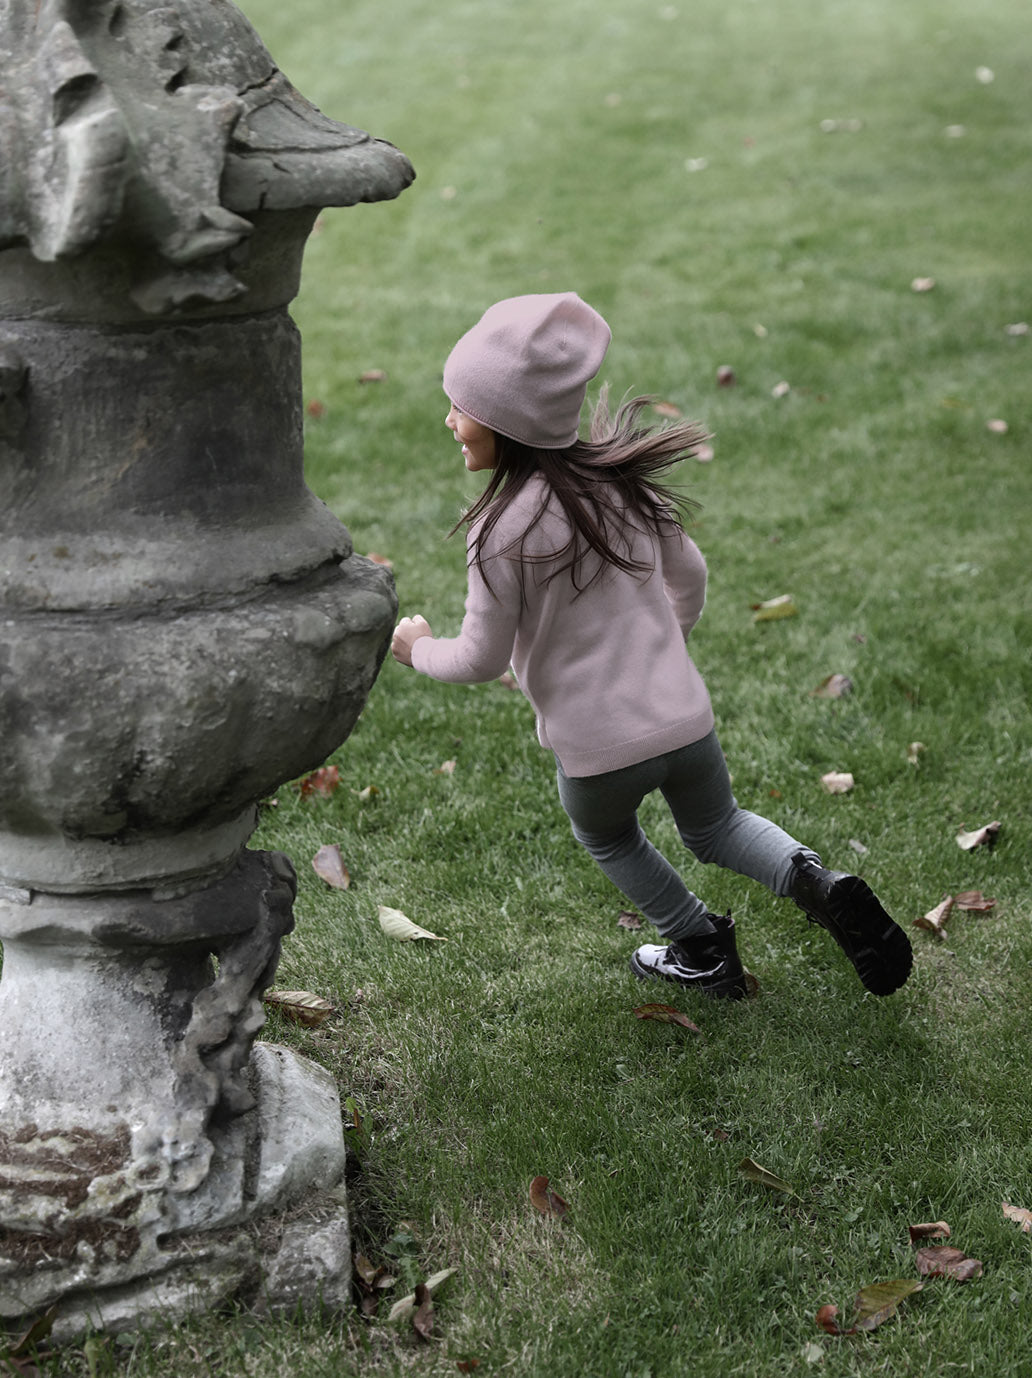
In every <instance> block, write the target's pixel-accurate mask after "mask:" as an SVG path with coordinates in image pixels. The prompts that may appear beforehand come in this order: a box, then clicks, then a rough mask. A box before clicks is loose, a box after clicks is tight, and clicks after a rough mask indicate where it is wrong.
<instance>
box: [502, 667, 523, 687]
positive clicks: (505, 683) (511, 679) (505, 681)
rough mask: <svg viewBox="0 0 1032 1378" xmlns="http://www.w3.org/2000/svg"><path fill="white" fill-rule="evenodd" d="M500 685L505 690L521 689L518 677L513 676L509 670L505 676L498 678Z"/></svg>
mask: <svg viewBox="0 0 1032 1378" xmlns="http://www.w3.org/2000/svg"><path fill="white" fill-rule="evenodd" d="M498 683H499V684H500V685H501V686H502V688H503V689H518V688H519V687H520V686H519V683H518V682H517V679H516V676H515V675H511V674H510V673H509V671H508V670H506V672H505V674H504V675H499V676H498Z"/></svg>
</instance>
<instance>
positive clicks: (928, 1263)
mask: <svg viewBox="0 0 1032 1378" xmlns="http://www.w3.org/2000/svg"><path fill="white" fill-rule="evenodd" d="M914 1262H915V1263H916V1264H917V1271H918V1272H919V1273H920V1274H921V1276H922V1277H924V1278H952V1279H953V1280H954V1282H970V1281H971V1279H972V1278H980V1277H981V1276H982V1265H981V1263H980V1262H979V1261H978V1259H977V1258H969V1257H968V1255H967V1254H966V1253H965V1252H964V1250H963V1249H954V1248H953V1247H952V1246H951V1245H949V1244H933V1245H932V1246H931V1247H930V1248H928V1249H918V1251H917V1253H916V1254H915V1255H914Z"/></svg>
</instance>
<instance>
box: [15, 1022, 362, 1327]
mask: <svg viewBox="0 0 1032 1378" xmlns="http://www.w3.org/2000/svg"><path fill="white" fill-rule="evenodd" d="M248 1070H249V1080H250V1082H251V1086H252V1088H253V1092H254V1096H255V1102H256V1103H255V1106H254V1108H253V1109H251V1110H249V1111H247V1112H246V1113H245V1114H243V1115H241V1116H239V1117H237V1118H236V1119H235V1120H233V1122H232V1124H231V1126H230V1128H229V1130H228V1131H227V1132H226V1133H225V1134H223V1135H219V1134H217V1133H215V1134H213V1139H214V1140H215V1143H214V1150H215V1151H214V1154H213V1158H212V1164H211V1175H210V1180H214V1181H221V1182H223V1183H224V1184H225V1183H226V1182H227V1180H228V1179H229V1178H236V1179H237V1182H238V1189H237V1190H236V1191H235V1192H234V1193H233V1195H232V1197H227V1199H226V1200H225V1201H224V1202H223V1206H224V1208H225V1210H226V1213H227V1218H228V1222H232V1223H226V1224H224V1225H223V1226H222V1228H216V1229H210V1228H202V1229H198V1230H193V1231H189V1232H186V1233H181V1234H175V1235H169V1236H163V1235H161V1234H158V1235H156V1236H154V1237H153V1239H152V1240H151V1241H149V1243H148V1242H147V1241H143V1242H142V1244H141V1247H139V1248H137V1249H136V1250H135V1251H134V1252H133V1253H131V1254H129V1253H128V1252H127V1251H126V1249H125V1247H124V1245H125V1243H126V1242H127V1241H126V1240H125V1239H122V1240H121V1243H122V1245H123V1247H122V1248H121V1249H119V1248H118V1247H117V1246H118V1243H119V1240H120V1237H121V1236H125V1235H126V1234H127V1233H128V1232H127V1231H126V1230H125V1229H124V1227H123V1223H122V1222H121V1221H118V1220H112V1221H110V1222H109V1225H108V1229H107V1235H108V1238H107V1240H104V1238H103V1234H104V1228H103V1224H101V1225H100V1228H98V1229H94V1230H92V1231H91V1232H90V1233H91V1234H92V1238H89V1239H87V1238H86V1237H85V1232H84V1233H83V1237H80V1238H79V1239H78V1240H77V1241H76V1243H75V1248H74V1252H73V1253H72V1254H71V1256H69V1257H67V1258H62V1257H60V1256H51V1257H49V1258H47V1257H42V1256H37V1257H36V1258H35V1259H34V1260H33V1266H32V1268H31V1270H29V1269H27V1268H25V1267H24V1266H23V1265H24V1262H25V1261H26V1260H25V1259H23V1258H19V1257H18V1252H19V1251H18V1247H17V1239H16V1238H12V1236H11V1235H10V1234H9V1233H8V1234H7V1237H6V1239H4V1240H2V1241H0V1249H3V1252H4V1254H5V1256H6V1257H5V1258H4V1261H3V1264H0V1316H2V1319H3V1322H4V1324H5V1326H6V1327H7V1329H8V1330H9V1331H10V1332H11V1333H15V1332H17V1331H18V1330H19V1328H21V1329H24V1328H26V1327H27V1325H28V1323H30V1322H31V1319H32V1318H34V1317H35V1316H38V1315H39V1314H40V1313H41V1312H42V1311H44V1310H47V1309H48V1308H50V1307H51V1306H54V1307H55V1312H54V1326H53V1331H52V1335H53V1338H54V1340H56V1341H57V1342H58V1343H64V1342H67V1341H70V1340H73V1339H75V1338H77V1337H78V1336H80V1335H82V1334H83V1333H84V1332H86V1331H87V1330H90V1329H93V1330H101V1329H103V1330H109V1331H120V1330H133V1329H136V1328H143V1327H146V1326H148V1325H154V1324H161V1323H164V1322H174V1321H176V1320H180V1319H183V1318H185V1317H186V1316H189V1315H191V1314H196V1313H200V1312H207V1311H210V1310H212V1309H213V1308H216V1307H218V1306H219V1305H221V1304H227V1303H230V1302H238V1303H245V1304H248V1305H251V1306H254V1307H255V1309H256V1310H258V1311H259V1312H261V1313H263V1314H267V1315H269V1314H276V1313H278V1312H290V1311H293V1310H294V1309H295V1308H296V1307H297V1306H298V1305H301V1306H313V1305H322V1306H326V1307H329V1308H330V1309H341V1308H343V1307H345V1306H346V1305H348V1304H349V1299H350V1287H351V1248H350V1230H349V1226H348V1213H347V1197H346V1193H345V1190H344V1165H345V1147H344V1135H343V1130H342V1126H341V1117H340V1103H339V1099H338V1096H337V1091H336V1088H335V1086H334V1084H333V1079H332V1077H331V1076H330V1074H329V1073H328V1072H326V1071H324V1070H323V1069H322V1068H321V1067H319V1066H317V1065H316V1064H315V1063H312V1062H310V1061H308V1060H307V1059H305V1058H302V1057H299V1056H298V1055H297V1054H296V1053H294V1052H293V1051H292V1050H291V1049H289V1048H284V1047H281V1046H278V1045H276V1044H272V1043H256V1044H255V1045H254V1048H253V1050H252V1054H251V1059H250V1064H249V1069H248ZM241 1167H242V1168H243V1172H242V1173H241V1172H240V1169H241ZM5 1233H7V1232H5ZM111 1244H115V1246H116V1247H115V1248H114V1250H113V1252H114V1254H115V1255H116V1257H115V1258H114V1259H113V1260H112V1259H110V1258H109V1261H108V1262H106V1263H104V1264H101V1262H100V1260H101V1258H102V1257H103V1255H104V1254H105V1253H106V1252H111V1251H110V1250H109V1249H107V1248H105V1245H107V1246H110V1245H111ZM24 1247H28V1248H30V1249H32V1248H34V1241H31V1242H30V1240H29V1239H28V1238H26V1240H25V1241H24ZM119 1253H123V1254H124V1255H125V1256H124V1257H122V1258H118V1257H117V1255H118V1254H119Z"/></svg>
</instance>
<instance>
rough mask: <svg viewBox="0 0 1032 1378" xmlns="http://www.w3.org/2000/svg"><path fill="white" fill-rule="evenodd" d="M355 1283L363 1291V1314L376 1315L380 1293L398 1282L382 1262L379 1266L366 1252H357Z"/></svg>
mask: <svg viewBox="0 0 1032 1378" xmlns="http://www.w3.org/2000/svg"><path fill="white" fill-rule="evenodd" d="M353 1265H354V1273H355V1285H356V1287H357V1289H358V1291H359V1292H360V1293H361V1302H360V1304H359V1309H360V1311H361V1312H362V1315H363V1316H375V1315H376V1311H377V1307H378V1306H379V1304H380V1294H381V1293H382V1292H386V1291H387V1290H388V1289H389V1288H391V1287H393V1286H394V1284H395V1283H396V1282H397V1278H395V1277H393V1276H392V1275H391V1274H390V1273H388V1271H387V1269H386V1268H385V1267H384V1266H383V1265H382V1264H381V1265H380V1266H379V1267H377V1266H376V1265H375V1264H374V1263H372V1262H371V1261H370V1260H369V1259H368V1258H366V1256H365V1254H356V1255H355V1257H354V1261H353Z"/></svg>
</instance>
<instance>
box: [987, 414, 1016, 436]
mask: <svg viewBox="0 0 1032 1378" xmlns="http://www.w3.org/2000/svg"><path fill="white" fill-rule="evenodd" d="M985 428H986V430H987V431H992V432H993V434H994V435H1006V434H1007V432H1008V431H1009V430H1010V427H1009V426H1008V425H1007V423H1006V421H1004V420H1002V419H1001V418H1000V417H999V416H994V417H992V419H991V420H989V421H987V422H986V423H985Z"/></svg>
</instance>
